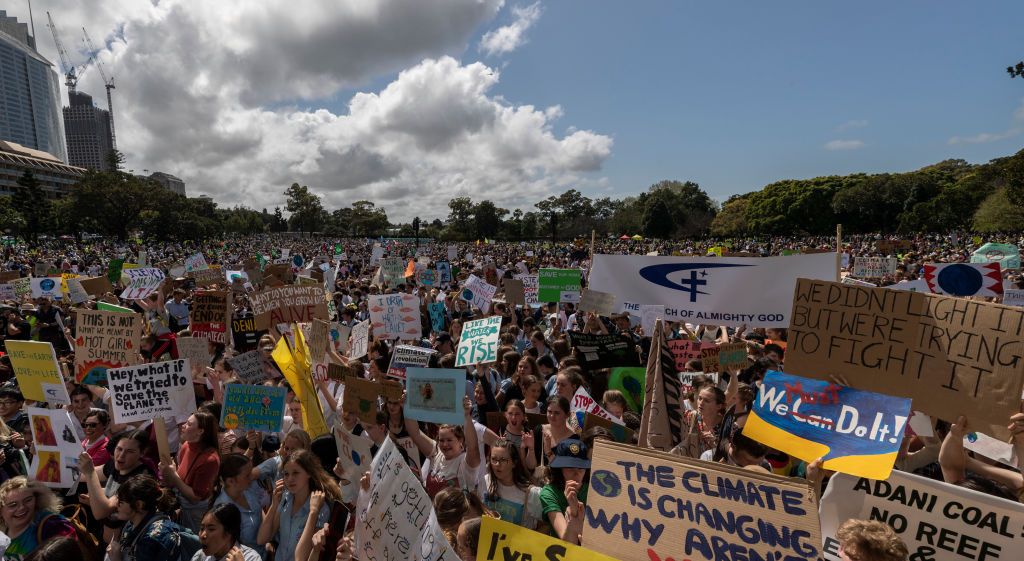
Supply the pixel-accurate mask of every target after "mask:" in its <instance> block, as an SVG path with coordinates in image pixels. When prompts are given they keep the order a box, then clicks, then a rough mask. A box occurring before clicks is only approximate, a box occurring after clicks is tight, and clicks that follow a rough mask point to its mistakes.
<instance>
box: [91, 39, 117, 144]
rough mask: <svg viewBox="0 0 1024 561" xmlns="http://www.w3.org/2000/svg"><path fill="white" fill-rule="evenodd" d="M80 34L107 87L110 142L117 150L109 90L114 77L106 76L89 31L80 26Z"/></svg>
mask: <svg viewBox="0 0 1024 561" xmlns="http://www.w3.org/2000/svg"><path fill="white" fill-rule="evenodd" d="M82 35H84V36H85V46H86V47H88V48H89V62H91V63H93V64H94V65H95V66H96V70H99V71H100V77H101V78H103V86H104V87H106V88H107V113H109V114H110V144H111V148H113V149H114V150H117V134H115V133H114V102H113V101H112V100H111V97H110V90H112V89H114V77H113V76H111V77H109V78H108V77H107V73H106V72H104V71H103V62H101V61H100V59H99V58H98V57H97V56H96V54H97V53H99V51H98V50H96V47H94V46H93V44H92V39H91V38H90V37H89V32H88V31H86V30H85V28H84V27H83V28H82Z"/></svg>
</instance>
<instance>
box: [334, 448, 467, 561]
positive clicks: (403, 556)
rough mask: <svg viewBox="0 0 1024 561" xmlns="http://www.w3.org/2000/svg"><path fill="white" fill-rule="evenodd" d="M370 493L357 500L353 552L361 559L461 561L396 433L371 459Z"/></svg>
mask: <svg viewBox="0 0 1024 561" xmlns="http://www.w3.org/2000/svg"><path fill="white" fill-rule="evenodd" d="M352 440H353V441H354V440H355V439H354V438H353V439H352ZM363 496H364V495H363V494H360V497H363ZM365 497H366V498H365V499H363V500H360V501H359V502H358V503H357V504H356V546H355V550H354V551H353V553H354V554H355V555H356V556H357V557H358V558H359V559H380V560H383V559H387V560H389V561H455V560H456V559H458V558H459V557H458V555H456V554H455V552H454V551H453V550H452V548H451V546H450V545H448V539H447V538H445V535H444V532H443V531H442V530H441V527H440V526H439V525H438V523H437V514H436V513H435V512H434V505H433V502H432V501H431V499H430V496H428V495H427V492H426V491H425V490H424V489H423V485H421V484H420V482H419V480H418V479H417V478H416V476H415V475H413V473H412V471H411V470H410V469H409V468H408V466H407V464H406V463H405V459H404V458H403V457H402V455H401V454H400V453H399V452H398V447H397V446H396V445H395V443H394V441H393V440H392V439H390V438H389V439H386V440H385V441H384V444H383V445H381V447H380V450H378V451H377V455H376V456H374V457H373V463H371V464H370V489H369V490H368V491H367V492H366V493H365ZM369 497H376V500H369Z"/></svg>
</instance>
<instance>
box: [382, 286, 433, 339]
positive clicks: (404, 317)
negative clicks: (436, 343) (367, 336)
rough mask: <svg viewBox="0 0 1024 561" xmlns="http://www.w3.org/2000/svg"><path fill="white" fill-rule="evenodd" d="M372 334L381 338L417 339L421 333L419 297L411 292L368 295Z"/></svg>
mask: <svg viewBox="0 0 1024 561" xmlns="http://www.w3.org/2000/svg"><path fill="white" fill-rule="evenodd" d="M370 325H371V326H372V327H373V335H374V336H375V337H380V338H383V339H418V338H419V337H420V336H421V335H422V334H423V331H422V327H421V325H420V303H419V298H417V297H416V296H415V295H412V294H385V295H381V296H370Z"/></svg>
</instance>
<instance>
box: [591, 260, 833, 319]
mask: <svg viewBox="0 0 1024 561" xmlns="http://www.w3.org/2000/svg"><path fill="white" fill-rule="evenodd" d="M798 278H807V279H818V280H835V279H836V256H835V254H834V253H812V254H809V255H791V256H788V257H764V258H758V257H645V256H639V255H595V256H594V269H593V271H591V273H590V288H592V289H593V290H600V291H602V292H610V293H612V294H615V295H616V296H617V297H618V299H619V305H618V308H619V310H620V311H626V312H629V313H631V314H634V315H640V306H641V305H643V304H663V305H664V306H665V319H666V320H668V321H679V320H684V321H687V322H690V323H698V324H699V323H707V324H712V325H728V326H733V327H736V326H740V325H743V324H746V325H747V326H749V327H787V326H788V325H789V316H790V312H791V310H792V308H793V291H794V289H795V288H796V279H798Z"/></svg>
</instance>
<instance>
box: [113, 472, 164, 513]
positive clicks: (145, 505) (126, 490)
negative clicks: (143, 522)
mask: <svg viewBox="0 0 1024 561" xmlns="http://www.w3.org/2000/svg"><path fill="white" fill-rule="evenodd" d="M117 500H118V501H122V502H126V503H128V504H129V505H131V507H132V509H133V510H136V508H135V506H136V505H135V503H137V502H141V503H142V511H143V512H146V513H147V514H149V513H153V512H157V511H160V512H168V511H170V510H171V509H173V508H174V506H175V505H174V503H175V501H174V495H173V493H171V492H170V491H168V490H166V489H161V488H160V484H158V483H157V482H156V478H154V477H153V476H152V475H149V474H147V473H140V474H139V475H135V476H133V477H131V478H130V479H128V481H125V482H124V483H122V484H121V486H120V487H118V488H117Z"/></svg>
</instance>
